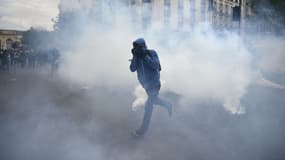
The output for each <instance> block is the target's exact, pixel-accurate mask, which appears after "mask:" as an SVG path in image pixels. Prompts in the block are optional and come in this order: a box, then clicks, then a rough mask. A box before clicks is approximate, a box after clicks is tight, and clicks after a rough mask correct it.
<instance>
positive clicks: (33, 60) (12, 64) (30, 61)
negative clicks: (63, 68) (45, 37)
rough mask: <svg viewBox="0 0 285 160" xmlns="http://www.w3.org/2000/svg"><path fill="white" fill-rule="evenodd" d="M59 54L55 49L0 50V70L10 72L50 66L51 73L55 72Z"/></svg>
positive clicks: (25, 48) (22, 48) (23, 48)
mask: <svg viewBox="0 0 285 160" xmlns="http://www.w3.org/2000/svg"><path fill="white" fill-rule="evenodd" d="M59 58H60V53H59V51H58V49H56V48H49V49H38V50H34V49H31V48H28V47H21V48H11V49H5V50H4V49H1V50H0V70H2V71H8V72H9V71H12V70H19V69H25V68H30V69H33V68H39V67H43V66H50V68H51V70H52V71H55V70H57V68H58V65H59Z"/></svg>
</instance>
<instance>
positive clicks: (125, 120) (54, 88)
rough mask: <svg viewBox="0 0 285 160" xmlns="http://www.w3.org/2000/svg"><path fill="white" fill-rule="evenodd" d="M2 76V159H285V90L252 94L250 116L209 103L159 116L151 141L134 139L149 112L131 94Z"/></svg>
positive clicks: (31, 76) (37, 77)
mask: <svg viewBox="0 0 285 160" xmlns="http://www.w3.org/2000/svg"><path fill="white" fill-rule="evenodd" d="M0 75H1V78H0V90H1V93H0V94H1V95H0V129H1V132H0V139H1V142H0V147H1V151H0V159H5V160H10V159H11V160H14V159H22V160H23V159H24V160H28V159H29V160H30V159H41V160H45V159H61V160H62V159H68V160H70V159H122V160H123V159H124V160H125V159H164V160H167V159H169V160H173V159H185V160H186V159H187V160H189V159H213V160H216V159H231V160H240V159H243V160H253V159H254V160H263V159H264V160H268V159H274V160H281V159H284V157H285V154H284V152H283V151H284V147H285V143H284V142H285V136H284V135H285V125H284V120H285V117H284V115H285V107H284V104H285V99H284V97H285V91H284V90H283V91H282V90H279V89H272V88H268V87H261V86H257V85H253V86H251V87H250V88H249V92H248V93H247V94H246V96H244V97H243V99H242V104H244V105H245V106H246V109H247V112H246V114H243V115H232V114H230V113H228V112H227V111H225V110H224V108H223V107H222V106H221V104H219V103H217V102H213V101H210V100H203V101H197V102H195V101H193V102H192V103H191V104H184V105H182V104H181V105H176V106H175V108H174V113H173V117H172V118H169V117H168V115H167V112H165V111H164V110H162V109H160V108H157V109H155V111H154V116H153V120H152V124H151V129H150V131H149V133H148V134H147V135H146V136H145V137H144V138H142V139H134V138H133V137H132V136H131V134H130V133H131V131H133V130H134V129H135V128H136V127H137V126H138V125H139V123H140V121H141V116H142V111H137V112H132V111H131V103H132V100H133V99H134V97H132V96H130V95H132V93H131V89H126V90H116V89H114V88H113V89H111V88H108V87H107V86H101V87H93V88H89V89H86V88H81V87H80V86H73V85H71V84H69V83H67V82H65V81H63V80H61V79H59V78H57V77H50V76H47V75H44V74H38V73H32V72H30V73H26V72H23V73H18V74H16V75H15V74H14V75H11V74H7V73H1V74H0ZM110 99H112V100H110ZM158 110H161V111H158Z"/></svg>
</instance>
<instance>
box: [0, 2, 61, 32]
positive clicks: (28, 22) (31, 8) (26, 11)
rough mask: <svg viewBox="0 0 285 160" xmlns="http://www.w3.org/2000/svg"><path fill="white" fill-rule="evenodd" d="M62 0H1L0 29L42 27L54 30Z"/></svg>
mask: <svg viewBox="0 0 285 160" xmlns="http://www.w3.org/2000/svg"><path fill="white" fill-rule="evenodd" d="M59 1H60V0H28V1H27V0H0V4H1V5H0V29H17V30H27V29H29V28H30V27H32V26H34V27H40V28H45V29H48V30H52V27H53V22H52V21H51V20H52V19H53V18H56V16H57V15H58V3H59Z"/></svg>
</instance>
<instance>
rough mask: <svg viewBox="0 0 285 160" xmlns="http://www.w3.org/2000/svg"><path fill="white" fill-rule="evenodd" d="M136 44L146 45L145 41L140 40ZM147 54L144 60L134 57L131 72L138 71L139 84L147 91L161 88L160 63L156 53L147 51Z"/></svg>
mask: <svg viewBox="0 0 285 160" xmlns="http://www.w3.org/2000/svg"><path fill="white" fill-rule="evenodd" d="M134 43H137V44H140V45H145V42H144V40H143V39H138V40H136V41H135V42H134ZM146 52H147V54H146V56H145V57H144V58H138V57H137V56H133V59H132V61H131V65H130V70H131V72H135V71H137V77H138V80H139V82H140V83H141V84H142V86H143V87H144V88H145V89H151V88H153V87H156V86H160V70H161V68H160V62H159V58H158V56H157V53H156V51H154V50H148V49H147V50H146Z"/></svg>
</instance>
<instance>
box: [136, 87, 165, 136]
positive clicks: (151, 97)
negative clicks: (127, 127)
mask: <svg viewBox="0 0 285 160" xmlns="http://www.w3.org/2000/svg"><path fill="white" fill-rule="evenodd" d="M145 90H146V93H147V96H148V99H147V101H146V104H145V111H144V117H143V122H142V124H141V127H140V128H139V129H138V130H137V133H138V134H141V135H143V134H145V133H146V131H147V130H148V128H149V124H150V120H151V115H152V110H153V105H154V104H156V105H160V106H162V107H165V108H167V106H168V105H169V103H168V102H166V101H164V100H162V99H161V98H159V96H158V95H159V90H160V85H159V86H156V87H152V88H148V89H145Z"/></svg>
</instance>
